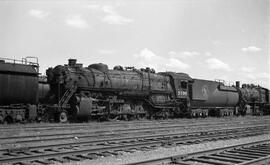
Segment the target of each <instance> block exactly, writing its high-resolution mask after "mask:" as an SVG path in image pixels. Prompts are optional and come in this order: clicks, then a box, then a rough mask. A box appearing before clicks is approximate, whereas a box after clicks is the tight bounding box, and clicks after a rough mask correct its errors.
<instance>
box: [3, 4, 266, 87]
mask: <svg viewBox="0 0 270 165" xmlns="http://www.w3.org/2000/svg"><path fill="white" fill-rule="evenodd" d="M269 7H270V6H269V1H268V0H166V1H164V0H114V1H109V0H108V1H97V0H96V1H95V0H91V1H86V0H85V1H82V0H77V1H75V0H74V1H71V0H47V1H45V0H44V1H43V0H0V54H1V55H0V57H5V58H12V59H21V58H24V57H26V56H36V57H38V59H39V64H40V72H41V73H42V74H45V71H46V69H47V68H48V67H54V66H56V65H63V64H66V63H67V61H68V59H69V58H76V59H77V61H78V63H83V64H84V66H88V65H90V64H92V63H105V64H107V65H108V66H109V68H113V67H114V66H116V65H121V66H135V67H137V68H145V67H151V68H154V69H155V70H156V71H157V72H158V71H174V72H184V73H187V74H189V75H190V76H191V77H193V78H200V79H207V80H215V79H221V80H225V81H226V83H227V84H228V85H229V84H232V83H234V82H235V81H237V80H239V81H240V82H241V83H254V84H259V85H261V86H263V87H267V88H270V53H269V44H270V42H269V39H270V35H269V34H270V33H269V31H270V24H269V20H270V19H269V17H270V16H269V15H270V14H269Z"/></svg>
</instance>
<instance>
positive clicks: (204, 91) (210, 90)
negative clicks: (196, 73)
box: [191, 79, 239, 108]
mask: <svg viewBox="0 0 270 165" xmlns="http://www.w3.org/2000/svg"><path fill="white" fill-rule="evenodd" d="M238 101H239V94H238V92H237V90H236V88H235V87H229V86H225V85H224V84H223V83H220V82H216V81H208V80H200V79H194V83H193V85H192V100H191V106H192V107H194V108H196V107H198V108H201V107H202V108H208V107H209V108H217V107H234V106H236V105H237V103H238Z"/></svg>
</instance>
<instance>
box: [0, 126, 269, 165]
mask: <svg viewBox="0 0 270 165" xmlns="http://www.w3.org/2000/svg"><path fill="white" fill-rule="evenodd" d="M268 131H269V128H268V127H248V128H242V129H239V128H238V129H223V130H216V131H211V132H200V133H198V132H197V133H190V134H186V135H175V134H163V135H152V136H147V137H146V136H141V137H129V138H118V139H103V140H96V141H84V142H77V143H64V144H55V145H44V146H33V147H29V148H14V149H5V150H1V151H0V164H2V163H9V164H47V163H63V162H66V161H81V160H84V159H95V158H97V157H103V156H108V155H110V156H111V155H118V154H121V153H123V152H135V151H138V150H153V149H156V148H158V147H161V146H175V145H188V144H194V143H202V142H205V141H216V140H221V139H222V140H223V139H231V138H241V137H247V136H256V135H261V134H264V133H266V132H268Z"/></svg>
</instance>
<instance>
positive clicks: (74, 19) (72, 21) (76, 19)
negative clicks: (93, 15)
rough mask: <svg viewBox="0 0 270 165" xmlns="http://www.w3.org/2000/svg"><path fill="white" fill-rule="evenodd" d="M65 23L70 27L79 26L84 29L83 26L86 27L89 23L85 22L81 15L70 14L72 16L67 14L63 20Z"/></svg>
mask: <svg viewBox="0 0 270 165" xmlns="http://www.w3.org/2000/svg"><path fill="white" fill-rule="evenodd" d="M65 23H66V24H67V25H68V26H72V27H76V28H80V29H85V28H88V27H89V25H88V23H87V21H86V20H84V19H83V18H82V15H79V14H77V15H72V16H69V17H68V18H67V19H66V20H65Z"/></svg>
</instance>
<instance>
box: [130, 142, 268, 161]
mask: <svg viewBox="0 0 270 165" xmlns="http://www.w3.org/2000/svg"><path fill="white" fill-rule="evenodd" d="M269 163H270V140H262V141H256V142H251V143H244V144H240V145H233V146H229V147H221V148H216V149H211V150H206V151H201V152H194V153H189V154H181V155H175V156H169V157H164V158H157V159H152V160H146V161H140V162H134V163H129V164H126V165H152V164H155V165H156V164H163V165H164V164H181V165H193V164H204V165H208V164H210V165H213V164H215V165H263V164H269Z"/></svg>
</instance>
